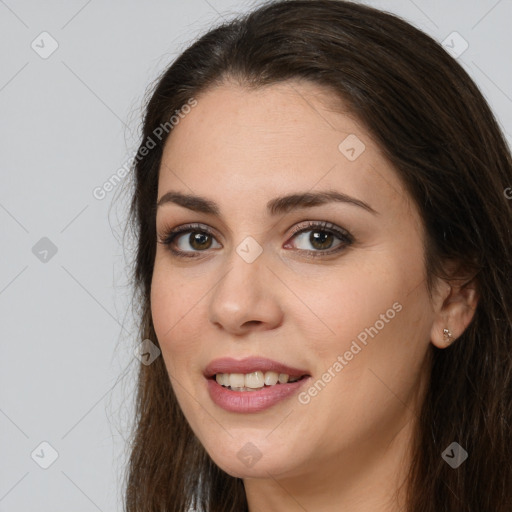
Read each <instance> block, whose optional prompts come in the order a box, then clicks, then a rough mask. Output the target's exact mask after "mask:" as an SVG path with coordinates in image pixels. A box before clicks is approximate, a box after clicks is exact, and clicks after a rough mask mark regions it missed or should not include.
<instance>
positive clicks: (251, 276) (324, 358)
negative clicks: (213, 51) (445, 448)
mask: <svg viewBox="0 0 512 512" xmlns="http://www.w3.org/2000/svg"><path fill="white" fill-rule="evenodd" d="M328 94H329V93H328V92H327V91H326V90H323V89H321V88H319V87H318V86H315V85H312V84H307V83H298V82H288V83H280V84H278V85H272V86H269V87H266V88H262V89H259V90H253V91H250V90H247V89H244V88H242V87H240V86H238V85H234V84H225V85H223V86H220V87H217V88H216V89H212V90H210V91H208V92H206V93H204V94H203V95H200V96H198V97H197V98H196V99H197V105H196V106H195V107H194V108H192V109H190V110H189V113H188V114H187V115H184V117H183V118H182V119H181V120H180V121H179V124H177V125H176V126H175V127H174V129H173V131H172V133H171V135H170V137H169V139H168V141H167V143H166V146H165V150H164V154H163V160H162V166H161V169H160V176H159V183H158V199H159V201H160V200H162V201H160V204H159V206H158V209H157V218H156V228H157V233H158V235H159V238H160V239H161V240H164V239H165V238H166V237H167V235H168V231H169V230H175V229H177V228H181V227H185V229H188V230H189V231H185V232H182V233H180V234H179V235H177V236H176V237H175V238H174V240H173V241H172V243H170V244H167V245H165V244H163V243H158V247H157V253H156V259H155V266H154V275H153V281H152V290H151V304H152V315H153V322H154V327H155V331H156V334H157V337H158V341H159V343H160V346H161V349H162V356H163V358H164V361H165V365H166V367H167V370H168V373H169V375H170V378H171V383H172V386H173V389H174V391H175V393H176V396H177V398H178V401H179V404H180V406H181V408H182V410H183V412H184V414H185V416H186V418H187V420H188V422H189V424H190V426H191V428H192V429H193V431H194V433H195V434H196V435H197V437H198V438H199V440H200V441H201V443H202V444H203V445H204V447H205V449H206V450H207V451H208V453H209V454H210V456H211V457H212V459H213V460H214V461H215V462H216V463H217V464H218V465H219V466H220V467H221V468H222V469H224V470H225V471H226V472H227V473H229V474H231V475H233V476H238V477H243V478H248V477H268V475H269V474H270V475H273V476H276V475H281V476H283V477H296V476H299V475H306V474H311V475H314V474H315V475H318V474H325V473H326V472H328V473H329V474H331V475H334V474H340V472H343V473H344V474H346V475H350V474H355V473H356V472H357V469H358V468H363V467H365V468H367V467H369V466H368V465H369V464H370V463H371V461H374V460H377V459H379V458H381V457H383V456H384V454H389V452H390V449H391V447H393V449H394V454H395V456H398V454H400V453H402V452H401V451H400V450H396V446H397V445H400V446H405V444H406V439H407V436H408V435H409V433H410V429H411V427H412V425H413V422H412V421H411V420H412V419H414V418H415V411H416V408H417V406H418V403H419V402H421V399H422V393H423V391H424V389H425V383H426V375H427V374H428V371H427V370H428V368H427V365H426V361H427V359H426V354H427V351H428V347H429V343H430V336H431V330H432V329H433V323H434V317H435V311H434V309H433V306H432V304H431V303H430V301H429V299H428V294H427V289H426V282H425V267H424V260H423V246H422V242H423V228H422V224H421V221H420V217H419V215H418V212H417V210H416V209H415V207H414V205H413V203H412V201H411V200H410V198H409V196H408V194H407V193H406V191H405V190H404V188H403V186H402V185H401V183H400V181H399V179H398V177H397V175H396V173H395V171H394V170H393V168H392V167H391V166H390V164H389V163H388V162H387V161H386V160H385V159H384V157H383V155H382V153H381V152H380V150H379V148H378V147H377V146H376V144H375V143H374V142H373V141H372V140H371V139H370V136H369V134H368V133H366V131H365V130H364V129H363V127H362V126H360V125H359V124H358V123H357V122H356V121H355V120H354V119H352V118H351V117H348V116H347V115H344V114H341V113H339V112H336V111H334V110H330V109H328V108H327V107H326V105H327V102H326V101H325V99H326V98H328V97H329V96H328ZM170 192H172V193H173V194H175V195H174V196H170V195H167V196H166V194H169V193H170ZM179 194H181V195H183V196H181V199H180V196H179ZM317 194H318V196H317ZM327 194H332V195H331V196H328V195H327ZM184 196H194V197H197V198H200V199H194V200H192V199H191V198H190V197H189V198H188V199H186V198H185V199H183V197H184ZM303 196H304V197H303ZM287 197H288V198H289V199H285V198H287ZM279 198H281V199H279ZM322 223H324V224H325V223H327V224H326V225H322ZM189 224H193V226H192V227H190V226H188V227H186V225H189ZM173 250H179V251H182V254H181V255H178V254H175V253H173V252H172V251H173ZM222 358H229V360H227V361H224V362H222V361H221V362H220V363H219V364H218V365H215V364H214V365H213V366H212V362H215V361H216V360H219V359H222ZM247 358H257V359H254V360H252V361H251V360H249V361H246V362H245V363H246V364H238V365H237V364H236V363H237V362H240V361H241V360H246V359H247ZM261 358H265V361H263V360H262V359H261ZM267 360H270V361H273V362H274V363H273V364H272V363H270V362H269V361H267ZM279 364H281V365H284V366H286V367H288V368H284V367H279ZM285 373H288V374H289V375H291V376H292V380H293V377H302V376H305V377H303V378H302V379H301V380H299V381H297V382H295V383H288V384H286V383H284V382H283V383H281V382H279V383H276V384H274V382H275V381H276V379H277V378H278V376H279V374H285ZM212 374H222V375H223V376H222V377H219V380H220V382H221V383H224V385H231V386H232V387H234V388H235V390H232V389H228V388H226V387H223V386H222V385H221V384H218V383H217V382H216V377H212V378H210V377H211V375H212ZM245 374H247V375H245ZM276 374H277V376H276ZM265 379H266V381H265ZM281 380H286V377H284V376H282V375H281ZM265 382H267V384H270V385H266V384H264V383H265ZM247 386H248V387H251V389H256V391H248V390H240V388H242V387H243V389H246V388H247ZM262 386H263V388H262ZM280 386H281V387H280ZM258 388H259V390H258ZM386 456H387V455H386Z"/></svg>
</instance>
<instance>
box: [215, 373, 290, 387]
mask: <svg viewBox="0 0 512 512" xmlns="http://www.w3.org/2000/svg"><path fill="white" fill-rule="evenodd" d="M299 379H300V377H290V376H289V375H288V374H286V373H277V372H265V373H263V372H262V371H256V372H252V373H246V374H243V373H217V374H216V375H215V380H216V381H217V383H218V384H220V385H221V386H225V387H230V388H231V389H232V390H234V391H254V390H256V389H261V388H263V387H264V386H275V385H276V384H277V383H278V382H279V383H280V384H286V383H287V382H296V381H298V380H299Z"/></svg>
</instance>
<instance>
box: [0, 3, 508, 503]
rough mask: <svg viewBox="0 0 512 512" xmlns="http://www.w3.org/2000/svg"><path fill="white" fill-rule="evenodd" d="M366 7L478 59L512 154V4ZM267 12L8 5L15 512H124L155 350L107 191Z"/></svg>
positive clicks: (9, 345)
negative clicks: (168, 82)
mask: <svg viewBox="0 0 512 512" xmlns="http://www.w3.org/2000/svg"><path fill="white" fill-rule="evenodd" d="M365 3H366V4H368V5H372V6H375V7H378V8H381V9H384V10H388V11H390V12H393V13H396V14H398V15H400V16H402V17H403V18H405V19H406V20H408V21H409V22H411V23H412V24H414V25H415V26H417V27H418V28H420V29H422V30H424V31H425V32H427V33H428V34H430V35H431V36H432V37H433V38H435V39H436V40H438V41H440V42H442V41H445V40H448V41H449V42H451V46H453V47H454V50H453V51H456V52H457V53H460V52H462V53H460V55H459V56H458V57H457V59H458V60H459V61H460V62H461V63H462V65H463V66H464V67H465V69H466V70H467V71H468V72H469V74H470V75H471V76H472V77H473V79H474V80H475V81H476V82H477V84H478V85H479V87H480V89H481V90H482V92H483V93H484V95H485V97H486V98H487V100H488V101H489V103H490V105H491V107H492V109H493V110H494V112H495V114H496V116H497V118H498V120H499V122H500V124H501V126H502V128H503V130H504V132H505V133H506V136H507V139H508V141H509V144H510V143H511V142H512V138H511V136H510V134H511V133H512V65H511V62H512V59H511V54H512V50H511V49H512V31H511V30H510V20H512V0H501V1H497V0H478V1H467V0H466V1H464V0H443V1H441V0H439V1H427V0H414V1H413V0H382V1H367V2H365ZM258 4H259V2H258V1H252V2H249V1H235V0H233V1H228V0H187V1H178V0H168V1H163V0H158V1H151V2H142V1H139V2H137V1H134V0H130V1H127V0H124V1H120V0H114V1H105V0H103V1H102V0H89V1H87V0H80V1H77V0H76V1H67V2H63V1H61V2H57V1H55V0H48V1H45V2H36V1H35V0H32V1H28V0H25V1H22V0H20V1H16V0H5V1H3V0H0V43H1V63H0V148H1V150H0V168H1V171H0V226H1V231H0V233H1V235H0V236H1V237H0V243H1V256H0V258H1V266H0V322H1V324H0V336H1V340H2V341H1V353H0V461H1V468H0V511H3V512H26V511H29V510H37V511H39V512H50V511H51V512H64V511H70V510H73V511H74V512H94V511H98V510H99V511H103V512H107V511H115V510H117V511H121V510H122V491H123V485H124V483H123V471H124V467H125V464H126V456H127V453H128V451H127V444H126V437H127V435H128V427H129V424H130V421H131V415H132V399H133V394H134V393H133V391H134V384H135V369H136V367H137V365H138V364H140V362H139V360H138V359H137V357H135V355H134V348H135V347H136V345H137V344H138V343H139V342H140V341H141V340H138V339H137V337H136V326H135V325H134V320H133V318H132V316H131V313H130V310H129V299H130V289H129V286H128V282H129V276H128V272H129V268H128V266H127V264H128V262H129V261H130V247H131V245H130V241H129V240H130V239H129V237H127V238H125V239H123V230H124V222H125V221H126V218H125V216H126V203H127V201H126V199H127V198H126V197H123V195H122V194H120V191H121V190H122V184H119V185H118V186H117V187H115V188H114V190H112V191H108V192H106V193H105V194H104V195H105V197H103V198H101V199H98V198H97V197H95V195H94V193H93V192H94V190H95V189H97V188H98V187H102V186H103V184H104V183H105V182H106V181H107V180H109V178H110V177H111V176H112V175H113V174H115V173H116V172H117V171H118V169H120V168H121V167H122V166H123V165H124V164H126V162H127V161H129V160H130V158H131V157H133V155H134V153H135V151H136V148H137V146H138V141H139V136H140V125H141V112H142V111H141V107H142V105H143V98H144V94H145V92H146V89H147V88H148V87H149V86H150V85H151V84H152V82H153V81H154V80H155V78H156V77H157V75H158V74H159V73H160V72H161V71H162V70H163V69H164V68H165V67H167V66H168V65H169V64H170V63H171V62H172V60H173V59H174V58H175V57H176V55H177V54H179V52H181V51H182V50H183V49H185V48H186V46H187V45H188V44H189V43H190V42H192V41H193V40H194V39H195V38H196V37H197V36H198V35H199V34H201V33H203V32H204V31H206V30H207V29H209V28H211V27H212V26H213V25H214V24H216V23H219V22H221V21H222V20H223V19H224V18H225V19H229V18H230V17H231V16H232V15H234V14H236V13H239V12H244V11H247V10H248V9H250V8H251V7H253V6H256V5H258ZM454 32H457V34H456V35H453V33H454ZM447 38H448V39H447ZM466 46H467V48H466ZM508 185H509V186H512V183H511V184H508ZM115 197H116V201H115V202H114V203H113V199H114V198H115Z"/></svg>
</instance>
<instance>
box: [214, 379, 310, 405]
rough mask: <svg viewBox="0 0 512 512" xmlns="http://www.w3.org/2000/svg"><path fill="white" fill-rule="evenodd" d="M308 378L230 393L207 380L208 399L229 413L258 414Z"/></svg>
mask: <svg viewBox="0 0 512 512" xmlns="http://www.w3.org/2000/svg"><path fill="white" fill-rule="evenodd" d="M306 381H309V377H304V378H303V379H302V380H299V381H297V382H291V383H287V384H276V385H275V386H268V387H267V386H265V387H263V388H262V389H260V390H258V391H232V390H230V389H227V388H225V387H223V386H221V385H220V384H218V383H217V381H216V380H214V379H207V380H206V384H207V386H208V392H209V393H210V398H211V399H212V400H213V402H214V403H216V404H217V405H218V406H219V407H222V408H223V409H225V410H226V411H230V412H241V413H246V412H259V411H263V410H264V409H268V408H269V407H272V406H273V405H274V404H276V403H278V402H280V401H281V400H284V399H285V398H288V397H289V396H291V395H293V394H295V393H296V392H297V391H298V390H299V388H301V387H302V386H303V385H304V383H305V382H306Z"/></svg>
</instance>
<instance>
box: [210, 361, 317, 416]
mask: <svg viewBox="0 0 512 512" xmlns="http://www.w3.org/2000/svg"><path fill="white" fill-rule="evenodd" d="M204 377H205V378H206V384H207V386H206V387H207V389H208V393H209V395H210V398H211V399H212V400H213V402H214V403H215V404H217V405H218V406H220V407H222V408H223V409H225V410H227V411H230V412H237V413H251V412H259V411H263V410H264V409H267V408H269V407H272V406H274V405H275V404H277V403H279V402H281V401H282V400H285V399H287V398H290V397H291V396H293V395H295V394H296V393H298V392H299V390H300V389H301V388H302V387H303V386H304V385H305V381H307V380H309V379H310V377H311V374H310V373H309V372H308V371H307V370H303V369H299V368H293V367H291V366H288V365H285V364H283V363H279V362H277V361H273V360H271V359H266V358H263V357H249V358H246V359H242V360H236V359H232V358H223V359H216V360H214V361H212V362H211V363H210V364H209V365H208V366H207V367H206V368H205V370H204Z"/></svg>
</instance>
